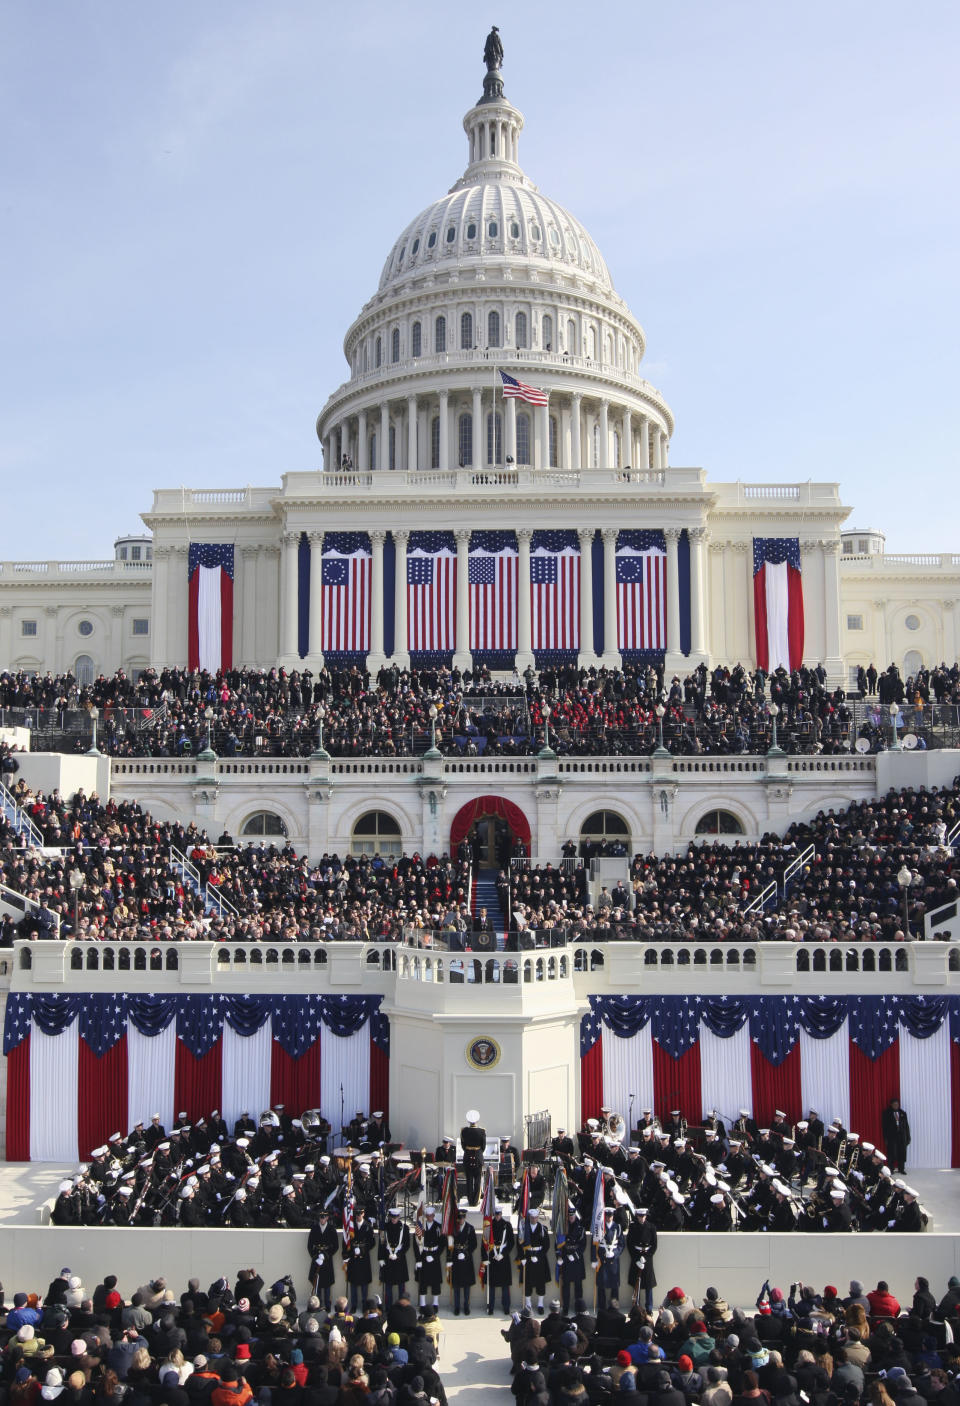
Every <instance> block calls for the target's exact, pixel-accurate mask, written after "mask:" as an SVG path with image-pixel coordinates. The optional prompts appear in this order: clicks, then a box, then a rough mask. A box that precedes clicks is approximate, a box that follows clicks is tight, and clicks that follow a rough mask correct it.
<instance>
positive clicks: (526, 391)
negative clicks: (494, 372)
mask: <svg viewBox="0 0 960 1406" xmlns="http://www.w3.org/2000/svg"><path fill="white" fill-rule="evenodd" d="M500 379H501V381H502V382H503V396H504V399H505V400H525V401H526V402H527V404H528V405H548V404H549V402H550V397H549V394H548V393H547V391H543V390H540V389H539V388H538V387H537V386H528V385H527V384H526V382H525V381H518V380H517V379H516V377H515V376H508V375H507V373H506V371H501V372H500Z"/></svg>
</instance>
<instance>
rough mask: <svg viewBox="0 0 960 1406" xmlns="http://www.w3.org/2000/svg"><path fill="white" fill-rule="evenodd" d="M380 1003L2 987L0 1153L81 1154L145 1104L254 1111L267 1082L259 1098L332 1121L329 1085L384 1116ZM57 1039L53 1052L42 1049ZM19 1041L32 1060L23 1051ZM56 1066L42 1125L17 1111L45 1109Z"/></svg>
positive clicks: (166, 1116)
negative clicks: (3, 1136) (62, 1093)
mask: <svg viewBox="0 0 960 1406" xmlns="http://www.w3.org/2000/svg"><path fill="white" fill-rule="evenodd" d="M381 1000H382V998H381V997H380V996H367V995H364V996H349V995H338V996H321V995H318V994H310V995H289V996H247V995H242V996H241V995H236V996H234V995H222V994H219V993H209V994H205V995H181V994H179V993H178V994H177V995H163V996H159V995H129V994H126V993H122V992H120V993H116V994H114V993H109V994H108V993H103V992H69V993H67V992H63V993H54V994H51V995H48V994H37V993H32V992H12V993H11V994H10V996H9V997H8V1000H7V1007H6V1019H5V1024H4V1043H3V1047H4V1053H5V1054H6V1056H7V1061H8V1064H7V1068H8V1100H7V1137H8V1157H9V1158H10V1160H27V1159H30V1158H34V1159H37V1158H41V1157H45V1158H49V1157H51V1156H55V1157H56V1159H57V1160H64V1161H67V1160H72V1159H76V1158H77V1157H78V1156H79V1157H86V1156H87V1155H89V1152H90V1149H91V1148H92V1147H94V1146H96V1145H97V1144H98V1143H100V1142H103V1141H105V1140H106V1138H107V1137H109V1136H110V1134H111V1133H112V1132H124V1133H125V1132H126V1131H127V1130H128V1128H129V1127H131V1126H132V1125H133V1123H134V1122H135V1121H137V1119H138V1118H139V1119H144V1120H146V1119H149V1118H150V1117H151V1116H152V1114H153V1113H154V1112H155V1111H156V1110H157V1108H160V1109H162V1111H163V1121H164V1122H169V1121H170V1119H171V1118H172V1117H173V1116H174V1115H175V1114H176V1113H178V1112H186V1113H187V1115H188V1117H190V1118H196V1117H199V1116H200V1114H201V1113H202V1114H209V1113H210V1112H212V1110H213V1109H214V1108H219V1109H220V1111H221V1112H222V1113H223V1115H224V1117H226V1119H227V1121H228V1122H232V1121H233V1120H234V1119H235V1118H236V1117H237V1116H238V1114H239V1113H240V1112H243V1111H244V1110H246V1109H247V1107H248V1105H250V1107H251V1109H252V1111H253V1112H254V1113H257V1112H259V1111H260V1107H261V1100H262V1098H263V1096H264V1095H265V1092H266V1091H267V1090H269V1091H270V1101H271V1102H277V1101H282V1102H284V1103H286V1104H287V1106H288V1107H289V1108H292V1109H296V1110H297V1111H300V1110H302V1109H304V1108H307V1107H312V1108H321V1109H323V1110H324V1112H325V1113H327V1115H328V1116H329V1117H330V1120H331V1122H332V1123H334V1124H336V1120H337V1118H339V1108H340V1094H341V1085H343V1092H344V1096H345V1098H346V1101H347V1103H349V1104H350V1105H351V1107H352V1108H357V1107H366V1108H369V1109H370V1110H371V1111H373V1110H374V1109H381V1110H383V1111H385V1112H386V1111H387V1109H388V1106H389V1105H388V1099H389V1068H390V1066H389V1055H390V1024H389V1021H388V1019H387V1017H386V1016H385V1015H384V1014H383V1013H382V1011H381V1010H380V1004H381ZM32 1032H36V1036H35V1039H34V1040H33V1041H31V1034H32ZM168 1032H169V1033H168ZM58 1041H63V1042H64V1047H63V1048H64V1058H63V1060H62V1061H58V1059H57V1058H56V1057H55V1053H56V1048H57V1042H58ZM44 1042H45V1043H44ZM32 1043H34V1044H36V1046H37V1050H38V1051H40V1052H41V1053H42V1054H43V1055H44V1057H43V1058H41V1057H40V1054H38V1055H37V1057H36V1058H34V1057H33V1055H32V1051H31V1045H32ZM71 1050H72V1051H73V1055H72V1057H68V1056H69V1052H70V1051H71ZM47 1052H49V1054H50V1057H49V1058H47V1057H46V1054H47ZM128 1068H129V1075H128ZM64 1070H69V1071H70V1073H69V1076H68V1081H67V1082H68V1084H69V1085H70V1090H69V1091H68V1092H69V1093H70V1097H69V1099H68V1100H67V1102H68V1103H70V1107H71V1109H72V1112H71V1113H70V1116H68V1117H66V1118H63V1119H58V1120H57V1128H56V1130H55V1132H54V1134H50V1132H49V1127H48V1126H47V1125H48V1123H49V1120H47V1119H40V1118H37V1119H33V1120H31V1117H30V1108H31V1104H33V1105H35V1106H37V1107H38V1108H42V1107H44V1106H46V1104H45V1100H46V1099H47V1098H48V1097H51V1096H52V1094H53V1092H54V1090H53V1088H52V1086H51V1088H50V1089H46V1088H41V1087H40V1085H41V1084H42V1083H43V1082H44V1081H45V1080H46V1081H47V1082H50V1083H51V1085H52V1083H57V1085H58V1087H59V1085H60V1084H62V1082H63V1074H64ZM253 1105H256V1107H253ZM31 1123H33V1126H32V1127H31ZM51 1139H52V1140H51Z"/></svg>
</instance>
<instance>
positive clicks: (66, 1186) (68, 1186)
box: [57, 1181, 73, 1192]
mask: <svg viewBox="0 0 960 1406" xmlns="http://www.w3.org/2000/svg"><path fill="white" fill-rule="evenodd" d="M72 1190H73V1182H72V1181H62V1182H61V1183H60V1185H59V1186H58V1187H57V1191H58V1192H62V1191H72Z"/></svg>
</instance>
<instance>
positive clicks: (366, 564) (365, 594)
mask: <svg viewBox="0 0 960 1406" xmlns="http://www.w3.org/2000/svg"><path fill="white" fill-rule="evenodd" d="M320 569H321V581H322V589H321V604H320V609H321V612H322V619H323V627H322V632H321V634H322V644H321V648H322V650H323V653H324V654H325V655H326V654H330V655H334V656H336V655H341V654H367V653H368V652H369V650H370V604H371V600H370V591H371V577H372V571H373V555H372V552H371V549H370V537H369V534H368V533H366V532H327V533H325V534H324V538H323V554H322V559H321V568H320Z"/></svg>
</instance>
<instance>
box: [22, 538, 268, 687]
mask: <svg viewBox="0 0 960 1406" xmlns="http://www.w3.org/2000/svg"><path fill="white" fill-rule="evenodd" d="M244 550H245V551H246V548H244ZM169 578H170V548H169V547H154V549H153V579H152V582H151V587H150V635H151V639H150V663H151V664H152V665H153V667H154V668H155V669H162V668H163V667H164V665H165V664H166V662H167V595H168V592H169V589H170V588H169ZM0 663H2V665H3V667H4V668H6V667H7V666H8V665H9V663H10V658H9V653H5V654H3V656H2V658H0Z"/></svg>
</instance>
